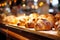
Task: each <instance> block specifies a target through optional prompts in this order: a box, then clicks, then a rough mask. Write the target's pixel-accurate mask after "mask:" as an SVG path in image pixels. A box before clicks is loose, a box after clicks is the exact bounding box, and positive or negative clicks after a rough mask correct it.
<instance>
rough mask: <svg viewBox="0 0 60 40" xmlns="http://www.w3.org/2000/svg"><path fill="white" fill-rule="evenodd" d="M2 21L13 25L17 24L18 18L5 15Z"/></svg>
mask: <svg viewBox="0 0 60 40" xmlns="http://www.w3.org/2000/svg"><path fill="white" fill-rule="evenodd" d="M3 21H4V23H5V24H9V25H13V24H17V23H18V20H17V19H16V17H15V16H13V15H11V16H7V17H5V18H4V19H3Z"/></svg>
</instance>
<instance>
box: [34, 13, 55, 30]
mask: <svg viewBox="0 0 60 40" xmlns="http://www.w3.org/2000/svg"><path fill="white" fill-rule="evenodd" d="M53 25H54V17H53V16H52V15H51V14H43V15H40V16H39V17H38V21H37V23H36V26H35V30H51V29H52V27H53Z"/></svg>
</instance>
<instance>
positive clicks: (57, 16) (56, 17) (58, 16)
mask: <svg viewBox="0 0 60 40" xmlns="http://www.w3.org/2000/svg"><path fill="white" fill-rule="evenodd" d="M55 20H56V21H58V20H60V13H58V14H56V15H55Z"/></svg>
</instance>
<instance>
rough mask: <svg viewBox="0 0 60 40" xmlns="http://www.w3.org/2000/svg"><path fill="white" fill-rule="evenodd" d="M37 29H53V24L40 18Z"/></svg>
mask: <svg viewBox="0 0 60 40" xmlns="http://www.w3.org/2000/svg"><path fill="white" fill-rule="evenodd" d="M35 30H37V31H39V30H51V25H50V23H49V22H43V20H38V22H37V24H36V26H35Z"/></svg>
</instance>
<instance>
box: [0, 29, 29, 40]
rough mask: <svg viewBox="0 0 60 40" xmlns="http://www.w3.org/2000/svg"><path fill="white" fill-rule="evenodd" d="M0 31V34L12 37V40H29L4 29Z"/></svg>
mask: <svg viewBox="0 0 60 40" xmlns="http://www.w3.org/2000/svg"><path fill="white" fill-rule="evenodd" d="M0 30H1V31H2V32H5V33H7V35H8V34H9V35H10V36H12V37H14V38H16V39H18V40H29V39H28V38H26V37H23V36H21V35H19V34H16V33H14V32H12V31H10V30H7V29H4V28H0Z"/></svg>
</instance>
